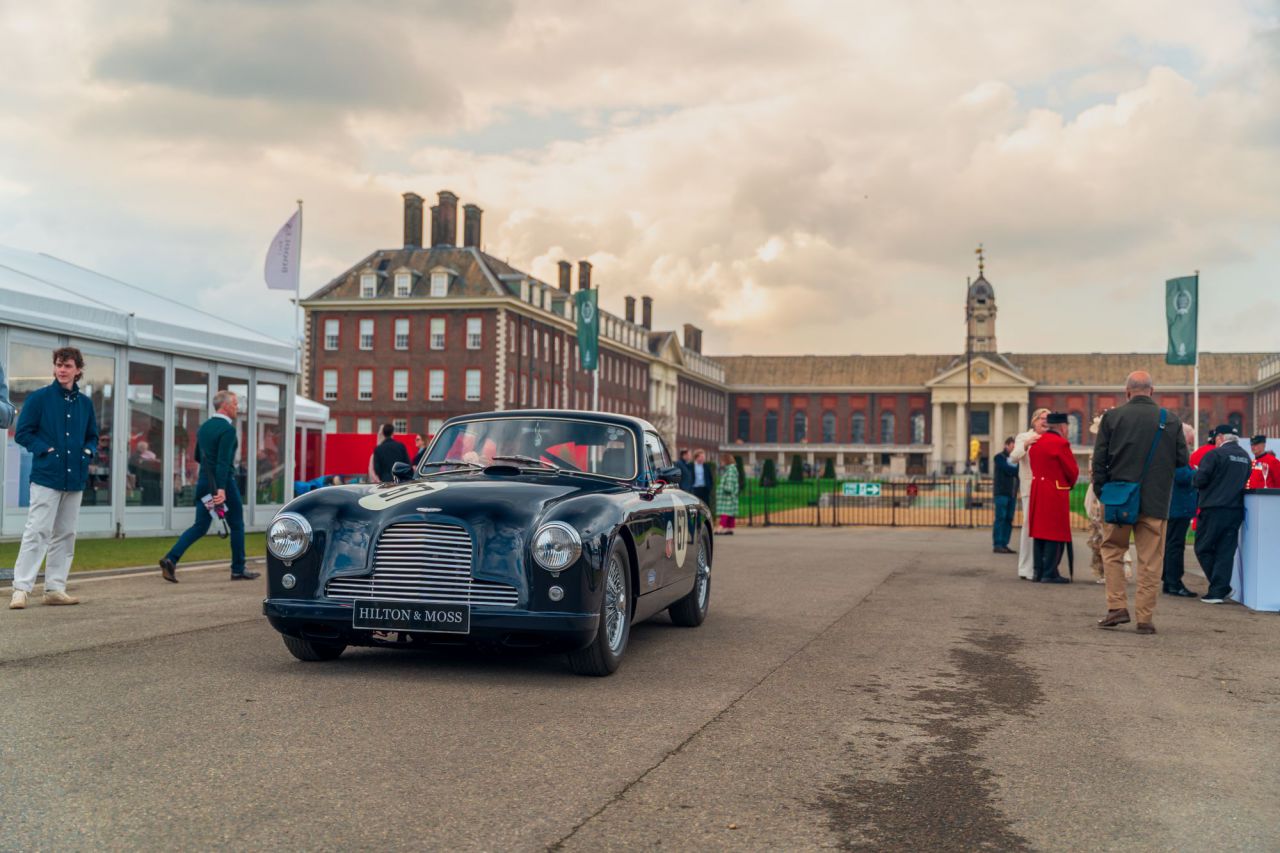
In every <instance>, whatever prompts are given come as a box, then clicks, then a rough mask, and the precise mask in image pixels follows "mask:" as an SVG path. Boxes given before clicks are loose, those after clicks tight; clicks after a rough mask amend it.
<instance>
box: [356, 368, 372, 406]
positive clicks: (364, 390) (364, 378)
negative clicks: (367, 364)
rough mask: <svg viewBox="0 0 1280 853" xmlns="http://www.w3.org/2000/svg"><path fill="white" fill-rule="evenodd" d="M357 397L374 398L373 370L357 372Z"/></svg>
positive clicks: (359, 398)
mask: <svg viewBox="0 0 1280 853" xmlns="http://www.w3.org/2000/svg"><path fill="white" fill-rule="evenodd" d="M356 399H358V400H372V399H373V371H372V370H361V371H359V372H358V373H356Z"/></svg>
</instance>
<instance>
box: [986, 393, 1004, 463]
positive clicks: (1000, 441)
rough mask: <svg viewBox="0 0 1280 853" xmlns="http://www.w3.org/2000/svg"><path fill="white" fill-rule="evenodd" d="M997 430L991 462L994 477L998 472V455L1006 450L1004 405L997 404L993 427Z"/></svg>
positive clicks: (993, 437)
mask: <svg viewBox="0 0 1280 853" xmlns="http://www.w3.org/2000/svg"><path fill="white" fill-rule="evenodd" d="M991 428H992V429H993V430H995V435H993V436H991V462H990V465H989V468H990V471H991V473H992V474H993V475H994V474H995V471H996V459H995V457H996V455H997V454H998V453H1000V451H1002V450H1004V440H1005V434H1004V403H996V416H995V424H994V425H993V426H992V427H991Z"/></svg>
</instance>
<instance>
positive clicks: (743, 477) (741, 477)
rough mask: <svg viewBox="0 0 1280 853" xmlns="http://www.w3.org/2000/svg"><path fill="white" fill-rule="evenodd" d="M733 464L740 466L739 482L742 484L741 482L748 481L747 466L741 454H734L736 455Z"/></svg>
mask: <svg viewBox="0 0 1280 853" xmlns="http://www.w3.org/2000/svg"><path fill="white" fill-rule="evenodd" d="M733 464H734V465H736V466H737V467H738V483H739V484H740V485H741V484H743V483H746V482H747V471H746V468H745V466H743V464H742V457H741V456H734V457H733Z"/></svg>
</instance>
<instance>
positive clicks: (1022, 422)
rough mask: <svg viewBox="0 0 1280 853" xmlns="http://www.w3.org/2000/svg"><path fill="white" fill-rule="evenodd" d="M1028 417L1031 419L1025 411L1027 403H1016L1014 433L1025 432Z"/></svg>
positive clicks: (1020, 401) (1021, 401)
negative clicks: (1016, 426)
mask: <svg viewBox="0 0 1280 853" xmlns="http://www.w3.org/2000/svg"><path fill="white" fill-rule="evenodd" d="M1029 417H1031V415H1030V413H1029V412H1028V411H1027V401H1026V400H1019V401H1018V428H1017V429H1016V430H1014V432H1026V431H1027V427H1028V424H1027V418H1029Z"/></svg>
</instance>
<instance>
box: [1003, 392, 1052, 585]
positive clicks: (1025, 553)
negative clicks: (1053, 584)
mask: <svg viewBox="0 0 1280 853" xmlns="http://www.w3.org/2000/svg"><path fill="white" fill-rule="evenodd" d="M1048 418H1049V410H1048V409H1036V410H1035V411H1034V412H1032V413H1031V429H1029V430H1027V431H1026V432H1021V433H1018V434H1017V435H1016V436H1014V439H1013V450H1011V451H1010V452H1009V461H1010V462H1017V463H1018V497H1019V498H1020V499H1021V501H1022V531H1021V534H1020V535H1019V537H1018V577H1020V578H1022V579H1023V580H1025V581H1029V580H1031V578H1032V577H1034V576H1035V568H1034V566H1033V565H1032V559H1031V525H1029V524H1027V505H1028V504H1029V503H1030V501H1031V460H1030V459H1029V458H1027V450H1029V449H1030V447H1031V445H1033V444H1035V443H1036V439H1038V438H1040V436H1041V435H1042V434H1044V431H1045V430H1046V429H1048V427H1049V421H1048Z"/></svg>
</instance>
